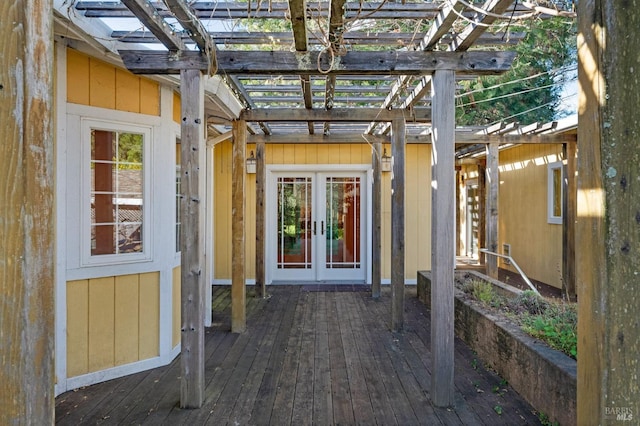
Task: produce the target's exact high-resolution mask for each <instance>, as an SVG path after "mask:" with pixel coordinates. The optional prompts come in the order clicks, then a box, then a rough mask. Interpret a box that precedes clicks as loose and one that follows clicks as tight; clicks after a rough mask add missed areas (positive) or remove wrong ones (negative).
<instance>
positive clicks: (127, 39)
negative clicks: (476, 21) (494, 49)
mask: <svg viewBox="0 0 640 426" xmlns="http://www.w3.org/2000/svg"><path fill="white" fill-rule="evenodd" d="M209 35H210V36H211V38H212V39H214V40H215V41H216V43H217V44H224V45H232V44H254V45H259V44H272V43H273V42H274V41H276V42H278V43H281V44H290V43H294V44H295V37H294V35H292V34H291V33H290V32H278V31H274V32H261V31H257V32H247V31H209ZM111 37H112V38H114V39H117V40H118V41H120V42H123V43H157V42H158V39H156V38H155V37H154V35H153V34H150V33H149V32H148V31H121V30H118V31H113V32H112V33H111ZM181 37H182V40H183V41H184V40H189V36H187V35H186V34H183V35H181ZM342 37H343V40H344V41H345V43H347V44H354V43H357V44H358V45H360V46H363V45H377V46H398V47H401V46H411V45H413V44H415V41H416V38H417V37H424V35H421V34H417V35H416V34H415V33H404V32H403V33H395V32H392V33H377V32H370V33H368V32H361V31H349V32H347V33H344V34H343V36H342ZM523 37H524V33H521V32H518V33H513V34H510V35H509V39H508V40H503V35H502V34H493V33H492V34H488V33H485V34H483V35H481V36H480V38H478V40H476V43H475V45H476V46H479V45H504V44H517V43H518V42H520V40H522V38H523ZM451 40H452V39H451V35H450V34H444V35H443V36H442V43H447V41H448V42H451ZM307 42H308V44H309V45H313V46H317V45H319V44H321V41H320V40H318V39H316V38H313V39H311V40H308V41H307Z"/></svg>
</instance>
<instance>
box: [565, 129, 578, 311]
mask: <svg viewBox="0 0 640 426" xmlns="http://www.w3.org/2000/svg"><path fill="white" fill-rule="evenodd" d="M576 153H577V143H576V142H567V143H565V144H564V145H563V154H564V158H565V161H566V164H565V166H564V182H563V188H562V212H563V214H562V287H563V290H564V294H565V296H566V297H567V298H568V299H569V300H574V301H575V300H576V218H577V216H576V213H577V212H576V209H577V201H576V199H577V196H578V183H577V182H578V176H577V158H576Z"/></svg>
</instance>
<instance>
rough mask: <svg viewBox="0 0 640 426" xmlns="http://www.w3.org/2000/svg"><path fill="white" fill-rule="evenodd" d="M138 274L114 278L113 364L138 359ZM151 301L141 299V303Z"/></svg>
mask: <svg viewBox="0 0 640 426" xmlns="http://www.w3.org/2000/svg"><path fill="white" fill-rule="evenodd" d="M139 288H140V284H139V277H138V275H123V276H120V277H116V278H115V294H114V297H115V302H114V308H115V338H114V345H115V348H114V352H115V360H114V362H113V363H114V364H115V365H122V364H128V363H130V362H134V361H137V360H138V337H139V335H138V312H139V304H140V302H141V300H140V298H139ZM147 302H149V303H150V302H151V301H146V300H143V301H142V303H147Z"/></svg>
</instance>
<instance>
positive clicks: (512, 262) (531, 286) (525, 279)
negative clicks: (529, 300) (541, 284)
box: [480, 249, 540, 295]
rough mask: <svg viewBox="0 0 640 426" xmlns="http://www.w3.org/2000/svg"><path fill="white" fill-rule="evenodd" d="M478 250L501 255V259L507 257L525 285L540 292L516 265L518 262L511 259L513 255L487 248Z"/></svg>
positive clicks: (497, 255) (537, 292) (538, 293)
mask: <svg viewBox="0 0 640 426" xmlns="http://www.w3.org/2000/svg"><path fill="white" fill-rule="evenodd" d="M480 251H481V252H482V253H485V254H490V255H493V256H496V257H501V258H503V259H509V261H510V262H511V264H512V265H513V267H514V268H516V270H517V271H518V273H519V274H520V276H521V277H522V279H523V280H524V282H525V283H527V285H528V286H529V288H531V290H533V291H534V292H535V293H536V294H537V295H540V292H539V291H538V289H537V288H535V286H534V285H533V284H532V283H531V281H530V280H529V278H527V276H526V275H525V273H524V271H523V270H522V269H520V267H519V266H518V264H517V263H516V261H515V260H513V257H511V256H507V255H506V254H500V253H494V252H492V251H489V250H487V249H480Z"/></svg>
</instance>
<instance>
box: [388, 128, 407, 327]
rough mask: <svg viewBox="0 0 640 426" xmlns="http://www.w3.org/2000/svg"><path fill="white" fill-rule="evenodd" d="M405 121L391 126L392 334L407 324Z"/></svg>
mask: <svg viewBox="0 0 640 426" xmlns="http://www.w3.org/2000/svg"><path fill="white" fill-rule="evenodd" d="M405 152H406V145H405V121H404V119H394V120H393V121H392V122H391V163H392V164H391V167H392V170H391V172H392V173H393V174H392V175H391V330H393V331H399V330H402V326H403V324H404V224H405V219H404V193H405V185H404V181H405Z"/></svg>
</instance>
